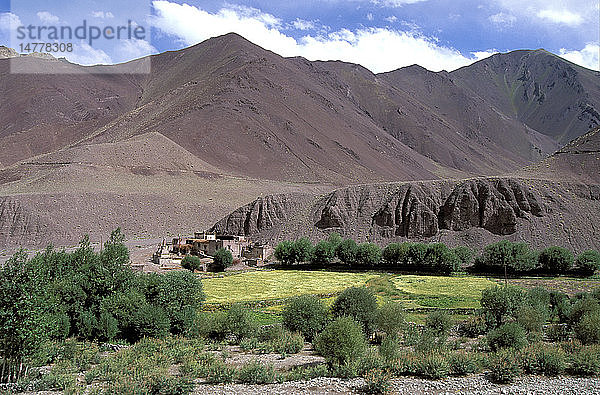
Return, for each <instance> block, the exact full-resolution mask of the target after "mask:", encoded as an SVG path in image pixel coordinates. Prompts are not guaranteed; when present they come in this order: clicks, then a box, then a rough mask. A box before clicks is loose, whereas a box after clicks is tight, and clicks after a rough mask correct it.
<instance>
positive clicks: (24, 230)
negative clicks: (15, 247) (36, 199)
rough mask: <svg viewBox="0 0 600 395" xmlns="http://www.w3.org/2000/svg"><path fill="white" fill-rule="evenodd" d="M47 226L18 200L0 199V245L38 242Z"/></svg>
mask: <svg viewBox="0 0 600 395" xmlns="http://www.w3.org/2000/svg"><path fill="white" fill-rule="evenodd" d="M46 225H47V224H46V223H45V222H44V220H43V219H42V218H41V217H39V216H37V215H35V214H33V213H32V212H31V210H29V209H28V208H27V207H24V206H23V205H21V204H20V203H19V201H18V200H16V199H12V198H11V197H0V245H5V244H8V242H9V241H10V242H12V243H13V244H19V245H24V246H25V245H28V242H38V241H39V239H40V237H41V236H40V234H41V233H42V229H44V227H45V226H46Z"/></svg>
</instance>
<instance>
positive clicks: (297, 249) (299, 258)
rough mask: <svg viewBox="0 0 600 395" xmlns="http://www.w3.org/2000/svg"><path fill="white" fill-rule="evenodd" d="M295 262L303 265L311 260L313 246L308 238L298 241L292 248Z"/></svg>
mask: <svg viewBox="0 0 600 395" xmlns="http://www.w3.org/2000/svg"><path fill="white" fill-rule="evenodd" d="M292 251H293V254H294V262H297V263H303V262H308V261H310V260H311V257H312V255H313V245H312V243H311V241H310V240H308V239H307V238H306V237H303V238H300V239H298V240H296V241H295V242H294V244H293V246H292Z"/></svg>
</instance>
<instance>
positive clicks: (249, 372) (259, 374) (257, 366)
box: [238, 360, 277, 384]
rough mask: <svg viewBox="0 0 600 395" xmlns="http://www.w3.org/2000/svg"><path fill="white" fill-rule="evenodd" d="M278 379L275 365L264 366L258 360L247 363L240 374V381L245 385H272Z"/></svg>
mask: <svg viewBox="0 0 600 395" xmlns="http://www.w3.org/2000/svg"><path fill="white" fill-rule="evenodd" d="M276 378H277V374H276V373H275V369H274V368H273V365H264V364H262V363H260V362H259V361H257V360H252V361H250V362H247V363H245V364H244V365H243V366H242V367H241V368H240V370H239V372H238V381H239V382H240V383H245V384H270V383H274V382H275V379H276Z"/></svg>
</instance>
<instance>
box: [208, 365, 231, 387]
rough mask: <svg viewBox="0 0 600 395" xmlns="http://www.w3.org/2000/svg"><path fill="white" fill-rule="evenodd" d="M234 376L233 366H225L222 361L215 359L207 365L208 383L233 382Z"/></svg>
mask: <svg viewBox="0 0 600 395" xmlns="http://www.w3.org/2000/svg"><path fill="white" fill-rule="evenodd" d="M235 376H236V370H235V368H234V367H231V366H227V365H226V364H225V363H224V362H223V361H220V360H217V361H215V362H214V363H212V364H211V365H209V366H208V368H207V372H206V382H208V383H210V384H220V383H224V384H228V383H233V381H234V380H235Z"/></svg>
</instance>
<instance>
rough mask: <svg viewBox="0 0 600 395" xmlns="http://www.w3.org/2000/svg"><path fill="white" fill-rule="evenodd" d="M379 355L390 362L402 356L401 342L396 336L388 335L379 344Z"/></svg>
mask: <svg viewBox="0 0 600 395" xmlns="http://www.w3.org/2000/svg"><path fill="white" fill-rule="evenodd" d="M379 355H381V357H382V358H383V359H384V361H386V362H388V363H390V362H392V361H395V360H397V359H398V357H399V356H400V342H399V341H398V338H397V337H395V336H386V337H385V338H384V339H383V340H382V341H381V344H380V345H379Z"/></svg>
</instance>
